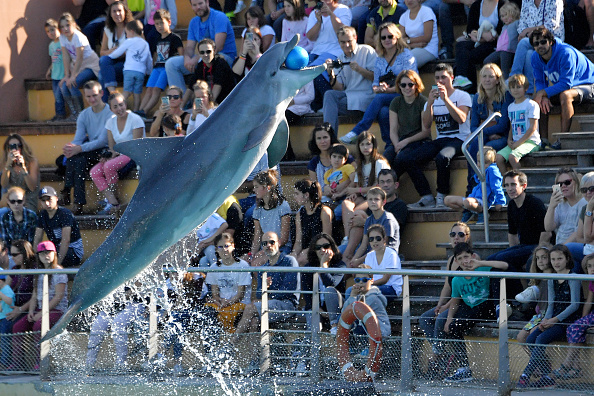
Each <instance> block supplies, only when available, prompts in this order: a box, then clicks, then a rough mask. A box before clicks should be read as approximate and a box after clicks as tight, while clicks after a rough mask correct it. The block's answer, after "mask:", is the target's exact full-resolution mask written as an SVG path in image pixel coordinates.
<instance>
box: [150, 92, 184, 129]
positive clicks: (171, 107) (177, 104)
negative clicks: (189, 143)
mask: <svg viewBox="0 0 594 396" xmlns="http://www.w3.org/2000/svg"><path fill="white" fill-rule="evenodd" d="M183 95H184V93H183V91H182V90H181V88H179V87H176V86H175V85H170V86H169V88H167V91H165V96H163V97H162V98H161V107H159V110H157V111H156V112H155V117H154V118H153V123H152V125H151V129H150V131H149V136H151V137H156V136H163V130H162V129H161V121H162V120H163V116H164V115H165V114H175V115H177V116H179V117H180V118H181V119H182V129H183V130H184V131H187V130H188V123H189V122H190V113H189V112H187V111H185V110H183V109H182V108H181V104H182V97H183Z"/></svg>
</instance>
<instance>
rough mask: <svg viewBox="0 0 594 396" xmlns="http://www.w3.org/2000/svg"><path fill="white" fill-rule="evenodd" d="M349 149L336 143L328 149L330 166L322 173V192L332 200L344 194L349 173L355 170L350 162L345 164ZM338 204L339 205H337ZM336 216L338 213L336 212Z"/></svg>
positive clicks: (348, 180) (348, 183) (348, 182)
mask: <svg viewBox="0 0 594 396" xmlns="http://www.w3.org/2000/svg"><path fill="white" fill-rule="evenodd" d="M347 158H349V149H348V148H346V146H345V145H344V144H340V143H337V144H335V145H334V146H332V148H331V149H330V165H331V166H332V168H330V169H328V170H327V171H326V173H324V188H323V190H322V191H323V194H324V195H325V196H326V197H329V198H331V199H332V200H335V201H336V200H339V199H340V198H341V197H343V196H344V195H345V194H346V188H347V187H348V186H349V185H350V184H351V180H350V175H351V173H353V172H354V171H355V168H354V167H353V165H351V164H347V163H346V162H347ZM339 206H340V205H339ZM335 214H336V216H337V217H338V213H336V212H335Z"/></svg>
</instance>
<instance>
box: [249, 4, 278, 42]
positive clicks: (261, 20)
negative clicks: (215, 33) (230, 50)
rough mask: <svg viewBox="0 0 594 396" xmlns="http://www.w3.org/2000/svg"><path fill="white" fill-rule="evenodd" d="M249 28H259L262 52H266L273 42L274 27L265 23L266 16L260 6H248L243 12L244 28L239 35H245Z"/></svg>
mask: <svg viewBox="0 0 594 396" xmlns="http://www.w3.org/2000/svg"><path fill="white" fill-rule="evenodd" d="M250 28H258V29H260V34H261V35H262V52H266V50H267V49H268V48H270V46H271V45H273V44H274V39H275V34H274V29H273V28H272V27H271V26H269V25H267V24H266V17H265V16H264V12H263V11H262V9H261V8H260V7H250V8H248V10H247V11H246V13H245V29H243V32H241V37H245V34H246V32H247V31H248V29H250Z"/></svg>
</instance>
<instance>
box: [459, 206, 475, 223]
mask: <svg viewBox="0 0 594 396" xmlns="http://www.w3.org/2000/svg"><path fill="white" fill-rule="evenodd" d="M473 217H474V213H473V212H471V211H470V210H468V209H464V211H463V212H462V218H461V219H460V221H461V222H462V223H468V222H469V221H470V219H472V218H473Z"/></svg>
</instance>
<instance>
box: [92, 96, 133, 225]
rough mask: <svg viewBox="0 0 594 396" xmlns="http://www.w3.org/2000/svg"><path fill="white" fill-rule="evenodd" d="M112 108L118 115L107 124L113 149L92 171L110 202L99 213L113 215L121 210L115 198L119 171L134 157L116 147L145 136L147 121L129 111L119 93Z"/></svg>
mask: <svg viewBox="0 0 594 396" xmlns="http://www.w3.org/2000/svg"><path fill="white" fill-rule="evenodd" d="M108 104H109V107H110V109H111V111H112V112H113V113H114V116H113V117H112V118H110V119H109V120H108V121H107V122H106V123H105V129H107V142H108V144H109V149H105V150H104V152H103V153H101V159H100V160H99V163H98V164H97V165H95V166H94V167H93V168H91V172H90V173H91V178H92V179H93V182H95V185H96V186H97V189H98V190H99V191H103V192H104V194H105V198H106V199H107V202H108V203H107V206H105V208H104V209H103V210H102V211H101V212H99V213H100V214H111V213H113V212H116V211H117V210H118V209H119V206H120V202H119V201H118V199H117V198H116V195H115V187H116V183H117V182H118V179H119V176H118V171H119V170H121V169H123V168H124V167H125V166H126V165H128V163H129V162H130V161H131V159H130V157H128V156H126V155H122V154H120V153H118V152H116V151H114V149H113V148H114V146H115V145H116V144H117V143H122V142H126V141H128V140H132V139H139V138H141V137H143V136H144V121H143V120H142V118H140V116H138V115H136V114H134V113H132V112H130V110H128V109H127V107H126V101H125V100H124V95H122V94H121V93H119V92H116V93H114V94H111V95H110V96H109V100H108Z"/></svg>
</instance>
